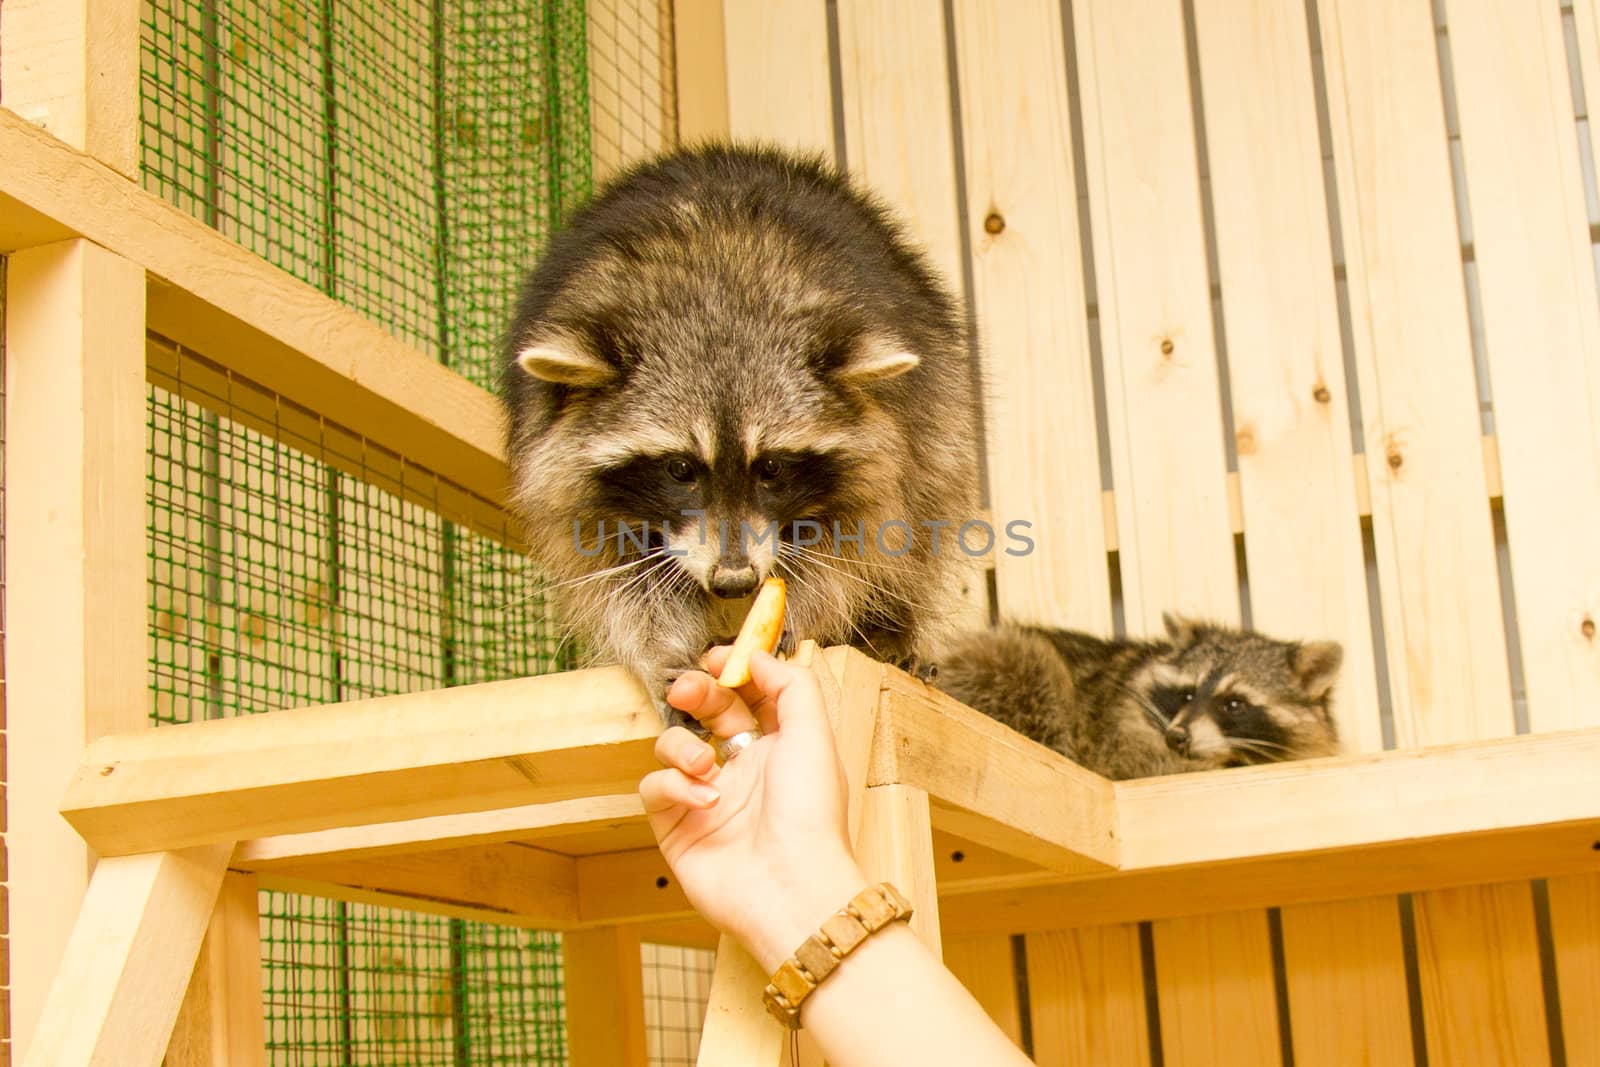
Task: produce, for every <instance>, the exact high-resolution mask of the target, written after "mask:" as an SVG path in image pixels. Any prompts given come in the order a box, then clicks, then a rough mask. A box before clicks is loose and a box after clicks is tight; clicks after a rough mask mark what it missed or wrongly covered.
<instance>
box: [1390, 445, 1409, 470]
mask: <svg viewBox="0 0 1600 1067" xmlns="http://www.w3.org/2000/svg"><path fill="white" fill-rule="evenodd" d="M1405 462H1406V460H1405V457H1404V456H1402V455H1401V454H1400V450H1399V449H1398V448H1390V449H1389V469H1390V470H1392V471H1397V470H1399V469H1400V468H1401V467H1403V466H1405Z"/></svg>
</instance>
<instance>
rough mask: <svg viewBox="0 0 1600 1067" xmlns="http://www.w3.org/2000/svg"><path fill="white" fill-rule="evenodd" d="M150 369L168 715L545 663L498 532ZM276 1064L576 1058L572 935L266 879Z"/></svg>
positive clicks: (153, 644)
mask: <svg viewBox="0 0 1600 1067" xmlns="http://www.w3.org/2000/svg"><path fill="white" fill-rule="evenodd" d="M216 407H225V405H219V404H214V403H210V402H208V404H207V405H206V406H204V407H202V406H200V405H199V404H196V403H193V402H191V401H188V400H185V399H181V398H179V397H177V396H174V395H173V394H172V393H170V392H168V391H167V390H165V389H162V388H159V387H155V386H152V387H151V388H150V397H149V427H148V432H149V437H148V447H149V457H150V458H149V462H148V469H147V474H148V518H149V534H150V558H149V568H150V569H149V579H150V581H149V589H150V678H151V695H152V708H151V714H152V716H153V717H154V718H155V719H156V721H157V722H190V721H194V720H197V719H203V718H216V717H221V716H228V715H238V714H249V713H255V712H263V711H270V710H272V709H275V708H281V707H291V706H297V705H304V704H314V703H320V702H326V701H334V700H347V699H354V698H357V697H363V696H379V695H384V694H390V693H400V692H406V691H409V690H416V689H426V688H436V687H438V686H441V685H446V684H454V683H464V682H474V681H483V680H488V679H492V678H498V677H507V676H517V675H527V674H536V673H539V672H541V671H544V670H549V669H552V668H553V667H555V666H556V665H557V664H558V663H559V662H560V656H559V640H558V637H557V634H556V631H555V628H554V626H553V624H552V623H551V621H550V620H549V617H548V613H547V610H546V604H545V600H544V596H543V593H542V591H541V587H540V584H539V582H538V580H537V576H536V575H534V574H533V573H532V572H531V570H530V569H529V568H528V567H527V566H526V564H525V563H524V562H523V561H522V558H521V557H520V556H519V555H517V554H516V553H515V552H513V551H511V550H510V549H507V548H505V547H504V546H503V545H501V544H500V543H498V542H497V541H494V540H491V539H489V538H487V537H484V536H483V535H481V534H477V533H473V532H470V531H467V530H465V529H463V528H462V527H460V526H458V525H457V524H455V523H452V522H450V521H448V520H446V519H443V518H441V517H440V516H439V514H438V513H437V512H436V511H434V510H430V509H429V508H427V507H426V506H424V505H423V504H420V503H416V502H413V501H411V500H407V499H401V498H399V497H397V496H395V495H393V494H391V493H388V492H386V491H384V490H382V489H378V488H376V487H374V486H372V485H369V484H367V483H366V482H364V481H362V480H360V479H359V478H357V477H354V476H352V475H350V474H347V473H343V472H341V471H340V470H337V469H335V468H333V467H331V466H329V465H326V464H324V463H323V462H321V461H320V460H319V458H318V457H316V456H313V455H311V454H308V453H306V452H303V451H299V450H296V449H293V448H289V447H287V446H285V445H282V444H279V443H277V442H276V441H274V440H273V439H272V438H271V437H268V436H266V435H264V434H262V433H258V432H256V431H254V430H251V429H249V428H247V427H244V426H241V425H239V424H238V423H237V422H235V421H233V420H232V419H229V418H227V417H225V416H222V415H218V414H215V413H214V411H213V410H211V409H213V408H216ZM262 957H263V966H264V968H265V974H264V980H263V987H264V993H265V996H264V1009H265V1013H266V1022H267V1038H268V1052H269V1056H270V1059H271V1062H273V1063H275V1064H353V1063H360V1064H387V1063H394V1064H402V1063H404V1064H434V1063H439V1064H451V1065H468V1064H470V1065H487V1064H508V1065H509V1064H544V1063H549V1064H557V1063H563V1062H565V1050H564V1036H563V1030H562V1027H563V1016H562V1009H561V1003H562V1002H561V973H560V939H559V937H557V936H556V935H553V934H542V933H536V932H529V931H523V930H514V929H507V928H501V927H497V926H490V925H484V924H479V923H472V922H463V921H460V920H452V919H445V918H440V917H435V916H431V915H420V914H412V913H408V912H401V911H396V910H393V909H387V908H379V907H372V906H366V905H355V904H348V905H347V904H342V903H339V902H335V901H327V900H319V899H316V898H312V897H305V896H298V895H290V894H284V893H276V892H265V893H263V894H262Z"/></svg>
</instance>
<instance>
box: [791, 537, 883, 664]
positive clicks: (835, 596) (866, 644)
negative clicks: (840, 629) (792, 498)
mask: <svg viewBox="0 0 1600 1067" xmlns="http://www.w3.org/2000/svg"><path fill="white" fill-rule="evenodd" d="M773 566H774V568H777V567H781V568H783V570H784V571H786V572H787V573H788V574H789V580H790V582H791V584H792V585H793V586H794V588H795V591H796V592H798V591H800V590H801V589H805V590H806V591H807V592H810V591H811V589H812V588H814V586H813V584H812V583H810V582H808V581H807V579H806V576H805V575H803V574H802V573H801V572H800V570H799V569H798V568H796V567H795V566H794V565H793V563H791V562H790V561H789V560H787V559H785V558H784V557H783V553H782V552H780V553H779V554H778V555H777V556H776V557H774V559H773ZM815 588H820V589H821V590H822V591H823V592H824V593H826V594H827V596H828V599H829V600H830V601H832V602H833V605H834V607H835V608H836V610H837V611H838V615H839V617H840V618H842V619H843V620H844V624H845V625H846V626H848V627H849V628H850V632H851V633H853V634H854V635H855V636H856V637H857V638H858V639H859V640H860V641H861V645H862V647H863V648H864V649H865V650H866V651H868V652H871V653H872V654H873V655H874V656H877V655H878V652H877V649H876V648H875V647H874V646H873V644H872V641H871V640H870V639H869V638H868V637H867V635H866V634H865V633H863V632H862V630H861V627H859V626H857V625H856V621H855V612H854V611H852V610H851V605H850V600H849V598H848V597H847V596H845V594H844V591H843V590H841V589H839V588H838V587H837V586H834V585H829V584H827V583H823V584H821V585H820V586H815ZM880 658H881V657H880Z"/></svg>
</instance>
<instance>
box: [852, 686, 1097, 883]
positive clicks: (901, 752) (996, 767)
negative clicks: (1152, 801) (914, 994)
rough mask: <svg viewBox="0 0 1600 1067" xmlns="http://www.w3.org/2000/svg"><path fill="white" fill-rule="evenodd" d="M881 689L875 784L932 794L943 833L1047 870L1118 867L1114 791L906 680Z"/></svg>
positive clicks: (1053, 755) (872, 781)
mask: <svg viewBox="0 0 1600 1067" xmlns="http://www.w3.org/2000/svg"><path fill="white" fill-rule="evenodd" d="M884 687H885V693H884V703H883V708H882V710H881V711H880V712H879V726H878V731H877V733H876V735H875V740H874V744H873V752H872V765H871V768H870V772H869V775H868V779H867V781H868V784H869V785H874V786H877V785H889V784H895V783H900V784H905V785H914V786H917V787H918V788H921V789H923V790H926V791H927V793H928V794H929V796H930V797H932V798H933V800H934V801H935V804H934V824H935V825H936V826H937V827H938V828H939V829H941V830H945V831H947V832H949V833H952V834H955V835H956V836H958V837H964V838H966V839H967V840H969V841H974V842H976V843H978V844H981V845H986V846H988V847H990V848H994V849H997V850H999V851H1001V852H1005V853H1007V854H1009V855H1012V856H1016V857H1018V858H1020V859H1025V860H1028V861H1029V862H1031V863H1037V864H1039V865H1040V866H1042V867H1048V868H1050V869H1052V870H1056V871H1061V872H1063V873H1071V872H1079V871H1085V870H1105V869H1108V868H1111V867H1113V866H1115V865H1116V863H1117V830H1116V816H1115V811H1114V809H1113V806H1112V797H1111V783H1110V782H1108V781H1106V780H1105V779H1104V778H1101V777H1100V776H1099V775H1096V774H1092V773H1090V772H1089V771H1086V770H1084V769H1083V768H1082V767H1079V766H1078V765H1076V764H1074V763H1072V762H1071V761H1070V760H1068V759H1066V758H1065V757H1064V756H1062V755H1060V754H1059V753H1057V752H1052V751H1051V750H1049V749H1047V748H1045V747H1044V746H1043V745H1039V744H1035V743H1034V742H1032V741H1029V740H1028V739H1027V738H1024V737H1022V736H1021V735H1020V734H1018V733H1016V732H1015V731H1013V730H1010V729H1008V728H1007V727H1005V726H1002V725H1000V724H999V723H997V722H995V721H994V720H993V719H990V718H989V717H987V716H985V715H982V714H980V713H979V712H976V711H973V710H972V709H971V708H968V707H966V706H965V705H963V704H961V703H959V702H957V701H956V700H954V699H953V698H951V697H948V696H946V695H945V694H943V693H940V692H939V691H937V690H936V689H932V688H929V687H928V686H926V685H924V684H923V683H921V682H919V681H917V680H916V679H914V678H911V677H910V676H909V675H907V674H905V673H904V672H902V671H887V672H885V674H884ZM1045 797H1048V798H1050V799H1049V802H1048V803H1041V798H1045Z"/></svg>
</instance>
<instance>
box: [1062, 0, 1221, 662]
mask: <svg viewBox="0 0 1600 1067" xmlns="http://www.w3.org/2000/svg"><path fill="white" fill-rule="evenodd" d="M1073 12H1074V29H1075V32H1076V35H1077V53H1078V55H1077V61H1078V72H1079V75H1078V80H1079V86H1080V91H1081V92H1082V98H1083V134H1084V161H1083V165H1084V170H1085V173H1086V174H1087V176H1088V184H1089V204H1090V217H1091V221H1092V227H1093V234H1094V262H1095V277H1096V279H1097V285H1098V292H1099V307H1100V330H1101V340H1102V351H1103V353H1104V362H1105V381H1106V406H1107V417H1108V419H1109V421H1110V426H1109V430H1110V438H1111V462H1112V478H1113V481H1114V483H1115V487H1116V490H1117V542H1118V550H1119V552H1120V554H1121V557H1122V589H1123V599H1124V603H1125V606H1126V612H1127V620H1128V630H1129V632H1130V633H1133V634H1144V633H1148V632H1150V631H1151V630H1153V629H1155V628H1158V627H1159V626H1160V619H1161V613H1162V612H1163V611H1169V610H1176V611H1189V612H1199V613H1202V614H1205V615H1210V616H1213V617H1216V618H1219V619H1221V620H1223V621H1237V619H1238V617H1239V609H1238V605H1239V590H1238V582H1237V575H1236V573H1235V570H1234V559H1233V536H1232V531H1231V530H1230V528H1229V527H1230V523H1229V520H1228V504H1227V489H1226V477H1225V475H1226V462H1225V459H1224V456H1223V448H1222V408H1221V398H1220V396H1219V392H1218V386H1217V362H1216V352H1215V349H1214V345H1213V340H1212V323H1211V304H1210V294H1209V292H1208V281H1207V277H1206V257H1205V238H1204V230H1203V222H1202V217H1201V209H1200V187H1199V178H1198V173H1197V170H1196V163H1195V139H1194V123H1193V119H1192V113H1191V102H1190V97H1189V92H1188V90H1187V84H1188V77H1187V71H1188V62H1187V58H1186V53H1185V48H1184V29H1183V11H1182V6H1181V4H1180V3H1179V2H1178V0H1135V2H1131V3H1130V2H1122V0H1075V2H1074V4H1073Z"/></svg>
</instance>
